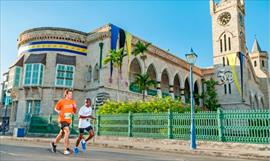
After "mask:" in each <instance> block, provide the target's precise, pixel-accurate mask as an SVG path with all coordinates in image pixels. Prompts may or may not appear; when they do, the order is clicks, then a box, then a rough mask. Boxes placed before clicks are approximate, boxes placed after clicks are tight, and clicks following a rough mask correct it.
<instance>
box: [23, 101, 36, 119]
mask: <svg viewBox="0 0 270 161" xmlns="http://www.w3.org/2000/svg"><path fill="white" fill-rule="evenodd" d="M32 114H34V115H39V114H40V100H27V101H26V109H25V115H24V120H25V122H28V121H30V118H31V115H32Z"/></svg>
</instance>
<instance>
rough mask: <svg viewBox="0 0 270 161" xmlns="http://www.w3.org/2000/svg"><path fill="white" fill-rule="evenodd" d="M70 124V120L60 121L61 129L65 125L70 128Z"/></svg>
mask: <svg viewBox="0 0 270 161" xmlns="http://www.w3.org/2000/svg"><path fill="white" fill-rule="evenodd" d="M69 125H70V123H68V122H66V121H63V122H60V127H61V130H63V129H64V127H68V128H69Z"/></svg>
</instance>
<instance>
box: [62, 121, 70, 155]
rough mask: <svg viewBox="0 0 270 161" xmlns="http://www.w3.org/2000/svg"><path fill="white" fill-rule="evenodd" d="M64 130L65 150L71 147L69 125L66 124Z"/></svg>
mask: <svg viewBox="0 0 270 161" xmlns="http://www.w3.org/2000/svg"><path fill="white" fill-rule="evenodd" d="M63 131H64V133H65V134H64V146H65V150H67V149H69V133H70V132H69V126H65V127H64V128H63Z"/></svg>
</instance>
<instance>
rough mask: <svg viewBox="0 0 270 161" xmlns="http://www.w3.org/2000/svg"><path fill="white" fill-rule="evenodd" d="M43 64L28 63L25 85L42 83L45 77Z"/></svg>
mask: <svg viewBox="0 0 270 161" xmlns="http://www.w3.org/2000/svg"><path fill="white" fill-rule="evenodd" d="M43 68H44V65H43V64H26V67H25V74H24V85H30V86H31V85H41V84H42V78H43Z"/></svg>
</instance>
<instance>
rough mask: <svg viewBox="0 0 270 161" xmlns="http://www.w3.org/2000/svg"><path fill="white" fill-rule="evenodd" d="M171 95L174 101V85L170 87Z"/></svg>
mask: <svg viewBox="0 0 270 161" xmlns="http://www.w3.org/2000/svg"><path fill="white" fill-rule="evenodd" d="M169 93H170V95H171V97H172V99H174V89H173V85H170V87H169Z"/></svg>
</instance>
